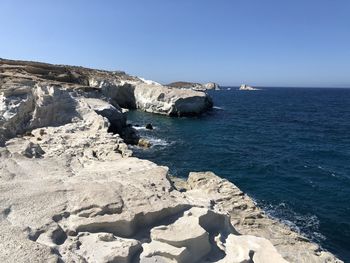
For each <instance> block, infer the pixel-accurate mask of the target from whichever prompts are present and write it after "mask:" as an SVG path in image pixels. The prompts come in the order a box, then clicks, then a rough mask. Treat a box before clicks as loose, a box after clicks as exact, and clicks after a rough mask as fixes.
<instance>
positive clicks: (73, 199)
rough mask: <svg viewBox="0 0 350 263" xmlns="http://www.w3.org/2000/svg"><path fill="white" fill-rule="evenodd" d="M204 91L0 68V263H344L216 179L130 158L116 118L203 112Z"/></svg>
mask: <svg viewBox="0 0 350 263" xmlns="http://www.w3.org/2000/svg"><path fill="white" fill-rule="evenodd" d="M211 107H212V101H211V99H210V97H209V96H208V95H207V94H206V93H205V92H201V91H194V90H184V89H177V88H169V87H165V86H162V85H159V84H155V83H149V82H147V81H145V80H143V79H141V78H137V77H132V76H129V75H127V74H126V73H124V72H120V71H118V72H108V71H101V70H93V69H86V68H81V67H73V66H57V65H50V64H45V63H37V62H24V61H12V60H3V59H1V60H0V193H1V194H0V261H1V262H341V261H340V260H338V259H337V258H336V257H335V256H334V255H332V254H330V253H328V252H326V251H323V250H322V249H321V248H320V247H319V246H318V245H317V244H314V243H312V242H310V241H309V240H307V239H306V238H305V237H303V236H301V235H299V234H297V233H295V232H293V231H292V230H291V229H289V228H288V227H287V226H285V225H283V224H281V223H279V222H278V221H276V220H273V219H271V218H269V217H268V216H267V215H265V213H264V212H263V211H262V210H260V209H259V208H258V207H257V206H256V205H255V203H254V202H253V201H252V199H250V198H249V197H248V196H247V195H245V194H244V193H243V192H242V191H240V190H239V189H238V188H237V187H236V186H235V185H234V184H232V183H230V182H228V181H227V180H225V179H222V178H220V177H218V176H216V175H214V174H213V173H210V172H202V173H190V175H189V178H188V180H187V181H184V180H181V179H178V178H171V177H170V175H169V172H168V168H167V167H164V166H159V165H156V164H155V163H152V162H150V161H147V160H142V159H138V158H135V157H132V151H131V150H130V149H129V148H128V145H127V144H126V142H127V140H128V139H130V136H131V137H132V136H134V133H133V131H130V127H129V126H128V125H126V117H125V115H124V114H123V110H122V108H128V109H139V110H143V111H147V112H152V113H156V114H165V115H169V116H183V115H196V114H200V113H202V112H204V111H206V110H208V109H210V108H211Z"/></svg>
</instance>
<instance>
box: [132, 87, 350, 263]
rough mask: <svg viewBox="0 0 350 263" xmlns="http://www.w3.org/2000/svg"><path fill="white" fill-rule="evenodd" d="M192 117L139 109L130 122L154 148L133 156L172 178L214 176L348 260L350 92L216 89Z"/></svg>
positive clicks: (331, 90) (349, 258) (310, 89)
mask: <svg viewBox="0 0 350 263" xmlns="http://www.w3.org/2000/svg"><path fill="white" fill-rule="evenodd" d="M210 95H211V96H212V98H213V101H214V105H215V107H214V109H213V110H211V111H210V112H208V113H206V114H204V115H202V116H200V117H194V118H168V117H164V116H157V115H153V114H148V113H142V112H139V111H131V112H130V113H129V114H128V119H129V122H131V123H132V124H135V125H136V124H138V125H140V126H144V125H145V124H146V123H152V124H153V125H154V126H155V129H154V130H152V131H149V130H145V129H139V132H140V134H141V135H142V136H144V137H147V138H149V139H150V140H151V141H152V142H153V144H154V146H153V147H152V148H150V149H146V150H145V149H140V148H137V147H134V149H133V151H134V154H135V155H136V156H138V157H141V158H145V159H149V160H152V161H154V162H156V163H157V164H161V165H166V166H168V167H169V168H170V172H171V173H172V174H173V175H176V176H180V177H187V175H188V173H189V172H190V171H206V170H209V171H213V172H215V173H216V174H217V175H219V176H221V177H224V178H227V179H228V180H230V181H231V182H233V183H235V184H236V185H237V186H238V187H240V188H241V189H242V190H243V191H244V192H246V193H247V194H248V195H250V196H251V197H253V198H254V199H255V201H256V202H257V203H258V205H259V206H261V207H262V208H264V209H265V211H267V212H268V213H269V214H270V215H271V216H273V217H276V218H278V219H280V220H282V221H284V222H285V223H287V224H289V225H291V226H292V227H293V228H294V229H295V230H297V231H300V232H302V233H304V234H305V235H306V236H308V237H309V238H310V239H312V240H314V241H315V242H318V243H319V244H321V246H322V247H323V248H325V249H327V250H329V251H331V252H332V253H334V254H336V255H337V256H339V257H340V258H341V259H343V260H344V261H345V262H350V89H318V88H294V89H292V88H263V89H262V90H260V91H238V90H237V88H233V87H232V88H230V89H227V88H226V89H224V90H221V91H211V92H210Z"/></svg>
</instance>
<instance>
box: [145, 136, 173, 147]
mask: <svg viewBox="0 0 350 263" xmlns="http://www.w3.org/2000/svg"><path fill="white" fill-rule="evenodd" d="M144 138H145V139H147V140H148V141H149V142H150V143H151V145H152V146H167V145H169V144H170V143H169V142H167V141H166V140H163V139H159V138H155V137H150V136H145V137H144Z"/></svg>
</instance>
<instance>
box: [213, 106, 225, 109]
mask: <svg viewBox="0 0 350 263" xmlns="http://www.w3.org/2000/svg"><path fill="white" fill-rule="evenodd" d="M213 109H215V110H224V108H221V107H219V106H213Z"/></svg>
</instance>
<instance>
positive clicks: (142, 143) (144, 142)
mask: <svg viewBox="0 0 350 263" xmlns="http://www.w3.org/2000/svg"><path fill="white" fill-rule="evenodd" d="M137 145H138V146H140V147H144V148H149V147H151V146H152V144H151V142H150V141H149V140H147V139H145V138H141V139H139V141H138V143H137Z"/></svg>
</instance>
